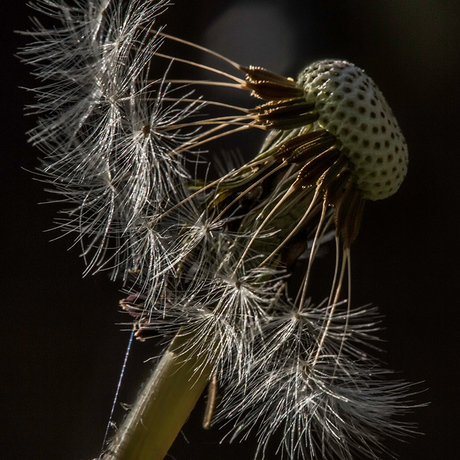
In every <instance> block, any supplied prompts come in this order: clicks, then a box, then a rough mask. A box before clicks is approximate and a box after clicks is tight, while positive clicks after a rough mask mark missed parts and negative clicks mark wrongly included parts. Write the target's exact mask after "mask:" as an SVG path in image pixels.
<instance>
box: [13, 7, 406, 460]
mask: <svg viewBox="0 0 460 460" xmlns="http://www.w3.org/2000/svg"><path fill="white" fill-rule="evenodd" d="M167 4H168V2H167V1H156V2H154V1H141V0H131V1H128V2H122V1H116V0H105V1H98V2H89V1H84V0H78V1H75V2H73V3H72V6H70V5H68V4H67V3H65V2H64V1H63V0H55V1H52V0H41V1H38V2H36V4H35V8H36V9H37V10H38V11H39V12H40V13H42V14H43V13H44V14H46V15H48V16H49V17H50V18H51V19H53V20H54V21H57V22H58V23H60V27H57V28H54V29H52V30H47V29H46V28H45V27H43V26H42V25H41V24H40V23H39V22H38V21H35V28H36V30H35V31H34V32H30V33H29V35H30V36H31V37H33V39H34V42H33V43H32V44H31V45H29V46H28V47H27V48H25V49H24V50H23V52H22V56H23V58H24V59H25V60H26V62H28V63H29V64H32V65H33V66H34V68H35V70H34V73H35V75H36V76H37V77H38V78H39V79H40V80H42V81H43V85H42V87H41V88H39V89H38V90H35V93H36V96H37V102H36V104H35V105H34V106H33V109H34V111H35V112H36V113H38V114H39V121H38V125H37V128H36V129H35V130H34V131H33V132H32V133H31V142H32V143H34V144H35V145H37V146H38V147H40V148H41V149H42V150H43V151H44V152H45V160H44V164H43V167H42V168H41V171H40V174H41V175H42V177H43V178H44V180H45V181H47V182H48V183H51V184H52V186H53V188H54V190H55V192H56V193H58V194H59V196H60V200H61V201H63V202H64V203H66V205H67V206H69V204H70V205H71V206H70V207H68V208H67V209H66V210H65V215H66V218H65V219H64V220H63V221H62V222H60V227H61V228H62V229H63V230H64V231H65V232H76V233H77V237H76V242H78V243H80V244H81V245H82V254H83V256H84V257H85V258H86V259H87V264H88V268H87V272H94V271H98V270H102V269H111V270H112V277H113V278H116V277H122V278H123V280H124V283H125V290H126V292H127V293H128V294H127V298H126V299H124V300H123V301H122V302H121V306H122V307H123V308H124V309H125V310H126V311H127V312H128V313H129V314H130V315H131V317H133V318H134V321H133V322H132V323H131V324H133V327H134V329H135V331H136V332H135V335H136V337H137V338H138V339H140V340H145V339H147V338H149V337H151V336H154V337H163V338H168V337H169V338H172V340H171V342H170V344H169V347H168V349H167V350H166V351H165V353H164V355H163V356H162V358H161V360H160V361H159V362H158V364H157V366H156V368H155V370H154V372H153V374H152V376H151V378H150V379H149V381H148V382H147V384H146V385H145V387H144V389H143V391H142V392H141V394H140V396H139V398H138V400H137V402H136V404H135V405H134V407H133V409H132V411H131V412H130V414H129V415H128V416H127V418H126V420H125V422H124V423H123V425H122V427H121V428H120V429H119V430H118V431H117V432H116V433H115V435H114V436H113V439H112V440H111V442H110V443H109V445H108V446H104V447H105V449H104V452H103V453H102V454H101V458H104V459H119V460H120V459H139V460H141V459H161V458H163V457H164V456H165V455H166V454H167V451H168V449H169V447H170V445H171V444H172V442H173V440H174V438H175V436H176V435H177V433H178V432H179V430H180V429H181V427H182V425H183V423H184V422H185V420H186V419H187V417H188V415H189V413H190V411H191V410H192V409H193V407H194V405H195V403H196V401H197V400H198V398H199V396H200V395H201V393H202V392H203V390H204V389H205V387H206V386H207V385H208V383H210V382H211V386H212V388H213V393H215V391H214V390H215V389H216V387H219V388H220V391H221V392H222V395H223V396H222V402H221V404H220V405H219V406H218V407H217V410H216V411H215V412H216V413H215V414H214V411H213V410H210V411H209V412H208V414H207V418H206V421H205V425H206V426H209V425H210V424H214V423H223V424H224V425H226V426H229V427H231V426H233V428H230V430H231V433H230V435H229V436H230V437H231V439H235V438H238V437H243V438H246V437H248V436H249V435H250V434H252V433H253V432H255V433H256V437H257V439H258V442H259V447H258V450H257V452H256V453H255V455H256V457H259V458H263V457H264V455H265V453H266V449H267V446H268V445H269V443H271V440H272V438H274V437H275V438H276V435H277V434H280V435H281V442H280V443H279V446H280V447H279V452H280V453H281V455H286V456H287V457H288V458H292V459H294V458H302V459H316V458H324V459H326V458H336V457H339V458H344V459H351V458H354V457H355V456H367V457H368V458H378V453H379V452H380V451H381V450H383V451H385V444H384V442H383V440H382V439H383V438H384V437H385V436H400V435H405V434H407V433H409V432H410V426H409V425H406V424H404V422H401V421H400V420H398V417H397V416H399V415H400V414H401V413H403V412H404V411H405V410H406V409H407V408H408V406H409V404H408V403H407V401H406V399H407V394H408V392H410V391H411V390H410V386H409V385H407V384H404V383H403V382H400V381H391V380H390V379H389V376H390V372H389V371H386V370H385V369H383V368H382V367H381V365H380V363H378V362H377V361H376V360H375V359H374V358H373V357H372V356H371V351H372V349H373V348H375V345H374V343H375V337H374V335H375V332H376V330H377V329H378V325H377V320H376V315H375V310H374V309H371V308H359V307H355V306H353V305H352V304H351V301H350V297H351V273H350V272H351V255H350V254H351V253H350V248H351V246H352V243H353V242H354V240H355V239H356V237H357V234H358V232H359V227H360V222H361V219H362V215H363V211H364V206H365V203H366V202H368V201H376V200H380V199H384V198H387V197H389V196H391V195H393V194H394V193H396V191H397V190H398V189H399V187H400V185H401V183H402V181H403V179H404V177H405V175H406V171H407V161H408V157H407V147H406V143H405V140H404V137H403V135H402V133H401V130H400V128H399V126H398V123H397V121H396V119H395V117H394V115H393V113H392V111H391V109H390V108H389V106H388V104H387V102H386V101H385V98H384V96H383V95H382V93H381V92H380V90H379V89H378V88H377V86H376V85H375V83H374V82H373V81H372V80H371V79H370V78H369V77H368V76H367V75H366V74H365V72H364V71H363V70H362V69H360V68H358V67H356V66H355V65H353V64H351V63H349V62H347V61H339V60H327V61H320V62H316V63H314V64H312V65H309V66H308V67H306V68H305V69H304V71H302V72H301V73H300V75H299V77H298V78H297V79H293V78H287V77H284V76H281V75H277V74H275V73H273V72H271V71H269V70H266V69H263V68H260V67H255V66H243V65H240V64H238V63H236V62H233V61H231V60H229V59H227V58H225V57H223V56H220V55H218V54H217V53H215V52H212V51H210V50H207V49H205V48H203V47H200V46H199V45H195V44H192V43H190V42H187V41H185V40H181V39H179V38H176V37H172V36H170V35H168V34H166V33H165V32H164V30H163V29H162V28H154V22H155V21H156V19H157V17H158V15H159V14H160V13H161V11H163V10H164V9H165V8H166V6H167ZM168 43H176V44H181V45H182V46H184V50H185V51H186V50H187V49H190V48H194V49H200V50H201V51H203V52H205V53H210V54H212V55H214V56H215V57H216V58H217V59H219V60H220V62H221V64H222V68H224V66H225V67H226V68H228V70H222V69H221V68H213V67H208V66H205V65H203V64H200V63H197V62H194V61H191V60H189V59H187V58H183V57H177V56H172V55H169V54H167V52H164V47H165V46H167V45H168ZM177 66H189V67H198V68H200V69H202V70H203V71H206V72H208V73H209V75H210V79H209V80H194V79H178V78H175V76H174V72H175V69H176V67H177ZM209 87H211V88H213V87H226V88H230V89H232V90H236V91H243V92H245V93H246V94H247V95H248V106H247V107H242V106H235V105H231V104H229V103H228V102H226V101H224V100H214V99H213V98H212V97H205V96H204V95H201V93H202V92H203V93H206V88H209ZM201 90H203V91H201ZM214 111H216V114H215V115H214V114H213V113H214ZM246 130H258V131H262V132H265V133H266V138H265V141H264V143H263V145H262V147H261V149H260V151H259V152H258V153H257V154H256V155H254V157H253V158H252V159H251V160H250V161H248V162H247V163H244V164H239V165H237V166H235V167H232V168H230V169H229V170H227V171H226V172H224V173H222V174H220V176H219V177H218V178H215V179H211V178H210V177H211V174H206V173H204V174H200V173H199V171H200V168H199V166H200V164H201V163H203V160H202V159H201V156H200V154H201V153H203V151H204V149H206V150H208V151H210V152H211V153H212V156H211V165H213V164H214V163H216V162H217V161H218V159H217V158H216V153H215V141H216V140H218V139H222V138H225V139H226V138H229V139H230V138H231V136H232V135H233V134H234V133H237V132H242V131H246ZM190 166H191V167H190ZM204 169H206V168H204ZM330 240H335V260H333V261H332V263H331V269H330V270H329V272H327V273H323V272H322V273H321V278H322V280H323V281H324V283H323V284H324V285H323V286H322V287H319V286H318V285H317V281H316V279H315V271H316V269H315V268H316V265H315V263H316V261H317V260H318V259H319V258H320V257H322V254H323V253H324V252H327V251H323V248H324V247H326V246H328V242H329V241H330ZM318 298H320V299H321V300H320V301H319V302H316V300H315V299H318ZM323 299H324V300H323ZM315 302H316V303H315ZM214 406H215V404H214V402H213V400H212V398H211V400H210V407H211V409H212V408H214ZM395 416H396V417H395Z"/></svg>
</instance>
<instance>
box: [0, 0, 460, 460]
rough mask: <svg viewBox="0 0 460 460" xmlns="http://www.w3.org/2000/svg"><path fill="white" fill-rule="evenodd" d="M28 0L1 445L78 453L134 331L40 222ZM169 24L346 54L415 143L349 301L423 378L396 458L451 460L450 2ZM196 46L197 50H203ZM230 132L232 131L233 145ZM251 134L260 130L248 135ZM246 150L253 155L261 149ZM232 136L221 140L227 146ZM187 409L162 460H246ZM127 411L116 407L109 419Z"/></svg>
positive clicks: (10, 187) (455, 305)
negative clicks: (372, 318)
mask: <svg viewBox="0 0 460 460" xmlns="http://www.w3.org/2000/svg"><path fill="white" fill-rule="evenodd" d="M25 3H26V2H25V1H22V0H18V1H16V2H2V3H1V5H0V13H1V18H2V21H3V22H2V23H1V27H0V33H1V41H0V43H2V47H1V53H2V69H1V71H0V78H1V84H0V88H1V94H2V96H1V99H0V103H1V104H2V107H1V110H0V117H1V122H0V129H1V139H2V141H3V143H4V144H3V148H2V152H1V154H0V162H1V163H0V186H1V187H2V190H1V193H0V201H1V206H0V211H1V215H2V217H1V224H0V231H1V239H0V241H1V250H0V253H1V266H2V275H1V277H0V282H1V296H2V301H1V308H2V319H1V323H2V324H3V326H2V327H3V333H2V334H1V336H0V340H1V344H0V345H1V348H0V357H1V358H0V359H1V360H2V362H1V367H0V369H1V370H0V398H1V400H0V418H1V420H0V427H1V428H0V452H1V457H2V458H3V459H7V460H9V459H37V460H41V459H43V460H44V459H46V460H55V459H56V460H58V459H59V460H79V459H81V460H89V459H91V458H93V457H97V456H98V455H99V452H100V447H101V443H102V439H103V436H104V431H105V428H106V425H107V421H108V417H109V413H110V409H111V405H112V401H113V397H114V393H115V389H116V386H117V381H118V378H119V374H120V370H121V367H122V363H123V359H124V355H125V351H126V346H127V343H128V339H129V332H127V331H124V330H122V329H123V328H122V327H121V326H120V325H119V324H118V323H120V322H121V321H124V320H125V317H124V316H123V315H122V314H120V313H119V311H118V300H119V299H120V298H121V296H122V295H121V294H120V292H119V290H120V289H121V285H117V284H116V283H115V284H114V283H111V282H110V281H109V280H108V279H107V278H106V277H105V276H104V275H97V276H92V277H87V278H85V279H82V277H81V273H82V271H83V268H84V266H83V261H82V260H81V258H79V257H78V248H73V249H70V250H68V248H69V246H70V245H71V241H70V240H69V239H65V238H63V239H58V240H57V241H53V242H50V240H51V239H53V238H55V237H56V236H58V235H57V234H56V233H54V232H45V230H47V229H50V228H51V227H52V226H53V224H52V222H53V218H54V217H55V215H56V212H57V211H58V209H57V207H55V206H53V205H38V203H39V202H44V201H47V200H48V199H49V197H50V196H49V195H48V194H46V193H45V192H44V191H43V186H42V184H40V183H39V182H37V181H36V180H34V178H33V177H32V175H31V174H30V173H29V172H28V171H27V170H33V169H34V168H35V167H36V166H37V165H38V159H37V158H38V156H39V152H38V151H37V150H35V149H33V148H31V147H30V146H29V145H28V144H27V143H26V135H25V132H26V131H27V130H28V129H30V128H31V127H32V126H33V120H32V118H25V117H24V115H23V106H24V105H25V104H26V103H31V102H32V96H31V94H28V93H27V92H26V91H24V90H22V89H20V87H21V86H26V87H27V86H29V87H30V86H34V82H33V80H32V79H31V78H30V76H29V75H28V69H27V68H26V67H25V66H23V65H22V64H20V63H19V61H18V60H17V59H16V58H15V57H14V56H13V54H14V53H15V52H16V50H17V48H18V46H21V45H23V44H25V43H26V41H27V40H25V39H24V38H23V37H20V36H18V35H16V34H14V33H13V31H14V30H24V29H27V28H28V27H29V25H30V22H29V20H28V15H30V14H31V12H30V11H29V9H28V8H27V7H26V4H25ZM175 3H176V5H174V6H172V7H171V8H170V10H169V11H168V12H167V13H166V14H165V15H164V16H163V17H162V18H161V19H160V22H164V23H167V24H168V28H167V32H168V33H171V34H173V35H177V36H179V37H182V38H185V39H189V40H192V41H195V42H197V43H199V44H201V45H204V46H208V47H210V48H212V49H214V50H216V51H218V52H221V53H223V54H225V55H227V56H228V57H230V58H231V59H234V60H236V61H238V62H240V63H242V64H254V65H261V66H265V67H267V68H269V69H270V70H273V71H275V72H278V73H281V74H284V75H287V76H293V77H295V76H296V75H297V73H298V72H299V71H300V70H301V69H302V68H304V67H305V66H306V65H308V64H309V63H311V62H313V61H315V60H318V59H325V58H338V59H346V60H349V61H351V62H353V63H355V64H357V65H358V66H360V67H362V68H364V69H365V70H366V72H367V73H368V75H370V76H371V77H372V78H373V79H374V80H375V81H376V83H377V84H378V86H379V87H380V89H381V90H382V92H383V93H384V94H385V96H386V98H387V100H388V102H389V104H390V106H391V107H392V109H393V111H394V113H395V115H396V117H397V119H398V121H399V123H400V126H401V128H402V130H403V132H404V134H405V136H406V140H407V143H408V146H409V154H410V165H409V173H408V176H407V178H406V180H405V182H404V184H403V186H402V187H401V190H400V191H399V192H398V193H397V194H396V195H395V196H393V197H391V198H389V199H388V200H385V201H382V202H377V203H372V204H370V205H368V206H367V207H366V211H365V217H364V221H363V225H362V228H361V232H360V235H359V238H358V240H357V241H356V243H355V246H354V248H353V251H352V272H353V302H354V303H355V304H356V305H358V304H368V303H372V304H374V305H377V306H378V307H379V309H380V311H381V313H382V314H383V315H384V317H385V319H384V321H383V327H384V330H383V331H382V333H381V337H382V338H383V339H384V340H385V342H384V343H383V345H382V346H383V348H384V349H385V351H386V353H385V355H384V359H385V361H386V362H387V363H388V366H389V367H390V368H392V369H395V370H397V371H398V375H399V376H400V377H402V378H404V379H406V380H408V381H412V382H423V383H422V384H421V385H420V388H424V389H426V391H425V392H423V393H422V394H420V395H417V396H415V397H414V399H415V401H416V402H419V403H424V402H426V401H430V402H431V404H430V405H429V406H428V407H422V408H420V409H417V410H415V411H414V413H413V414H411V415H410V416H409V417H408V420H411V421H415V422H417V423H418V429H419V431H420V432H422V433H424V434H423V435H417V436H415V437H414V438H413V439H408V440H407V442H405V443H399V442H393V441H391V440H390V441H389V442H388V446H389V447H391V448H393V449H394V450H395V452H396V453H397V454H398V455H399V457H400V458H401V459H404V460H415V459H416V460H433V459H455V458H458V447H457V445H458V433H459V430H460V423H459V419H460V398H459V388H460V367H459V364H460V360H459V352H460V346H459V345H460V334H459V327H460V321H459V320H460V315H459V307H460V305H459V300H458V292H457V290H458V286H459V275H460V270H459V256H460V238H459V231H460V217H459V211H460V209H459V203H460V187H459V186H458V184H459V167H460V149H459V142H458V133H459V125H460V117H459V113H460V110H459V107H460V92H459V76H460V60H459V57H460V4H459V2H458V1H441V0H395V1H391V2H388V1H385V0H354V1H350V0H277V1H274V0H273V1H270V0H263V1H262V0H259V1H252V0H245V1H236V0H225V1H224V0H202V1H199V0H188V1H184V0H182V1H181V0H177V1H176V2H175ZM203 59H205V58H204V57H203ZM228 142H229V144H231V143H232V142H231V141H228ZM254 142H259V140H256V141H254ZM254 145H255V147H253V146H252V144H248V145H245V146H241V150H242V153H243V154H244V153H254V152H253V151H251V149H253V148H255V149H256V148H257V144H254ZM237 147H239V145H229V146H228V148H232V149H235V148H237ZM152 346H153V344H152V343H151V342H147V343H134V344H133V347H132V350H131V354H130V356H129V360H128V363H127V367H126V372H125V379H124V381H123V385H122V390H121V393H120V397H119V404H118V407H120V403H123V402H124V403H129V402H132V401H133V398H134V397H135V395H136V393H137V390H138V388H139V384H140V383H141V382H142V381H143V379H144V377H145V376H146V375H147V374H148V371H149V369H150V367H151V364H150V363H145V360H146V359H147V358H148V357H150V356H152V355H153V354H154V352H155V351H154V349H153V348H152ZM202 410H203V408H202V406H201V405H200V406H199V407H197V409H196V410H195V412H194V413H193V414H192V416H191V418H190V420H189V422H188V423H187V424H186V426H185V427H184V430H183V432H182V433H181V435H180V436H179V438H178V440H177V442H176V444H175V445H174V446H173V449H172V451H171V455H172V456H171V457H170V458H171V459H172V458H174V459H176V460H194V459H208V458H209V459H211V458H212V459H234V458H239V459H241V460H243V459H251V458H252V452H253V446H251V443H242V444H232V445H229V444H228V443H223V444H220V443H219V440H220V439H221V437H222V434H223V431H222V432H219V430H213V431H211V432H205V431H203V430H202V429H201V417H202ZM121 417H122V412H121V411H120V410H118V411H117V414H116V418H115V420H116V421H119V420H120V419H121Z"/></svg>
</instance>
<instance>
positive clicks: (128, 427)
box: [102, 332, 212, 460]
mask: <svg viewBox="0 0 460 460" xmlns="http://www.w3.org/2000/svg"><path fill="white" fill-rule="evenodd" d="M189 340H190V336H184V335H181V333H180V332H179V333H178V334H177V335H176V337H175V338H174V340H173V341H172V342H171V345H170V346H169V348H168V349H167V350H166V352H165V353H164V355H163V357H162V358H161V360H160V362H159V363H158V365H157V366H156V367H155V369H154V370H153V372H152V375H151V376H150V378H149V380H148V381H147V382H146V384H145V387H144V389H143V390H142V392H141V393H140V394H139V396H138V398H137V400H136V402H135V404H134V406H133V408H132V409H131V412H130V413H129V414H128V416H127V417H126V420H125V421H124V422H123V424H122V426H121V428H120V429H119V431H118V432H117V433H116V435H115V436H114V438H113V440H112V442H111V444H110V446H109V448H108V450H107V452H106V453H105V454H104V455H103V457H102V458H103V459H104V460H163V458H164V457H165V456H166V454H167V453H168V450H169V448H170V447H171V445H172V443H173V442H174V439H175V438H176V436H177V435H178V434H179V431H180V430H181V428H182V426H183V425H184V423H185V421H186V420H187V418H188V416H189V415H190V412H191V411H192V409H193V408H194V407H195V404H196V403H197V401H198V399H199V397H200V395H201V394H202V393H203V391H204V389H205V388H206V385H207V383H208V381H209V378H210V374H211V371H212V363H209V362H205V357H199V356H197V354H196V352H195V350H193V349H192V350H190V349H188V350H187V348H186V344H187V342H189Z"/></svg>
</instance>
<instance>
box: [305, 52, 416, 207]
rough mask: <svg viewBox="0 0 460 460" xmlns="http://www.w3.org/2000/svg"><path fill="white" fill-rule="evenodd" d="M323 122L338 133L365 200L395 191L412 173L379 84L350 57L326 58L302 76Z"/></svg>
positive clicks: (404, 145)
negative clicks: (344, 58) (352, 62)
mask: <svg viewBox="0 0 460 460" xmlns="http://www.w3.org/2000/svg"><path fill="white" fill-rule="evenodd" d="M298 84H300V85H301V86H302V87H303V88H304V90H305V93H306V98H307V101H308V102H311V103H314V104H315V108H316V110H317V111H318V112H319V114H320V117H319V120H318V122H317V123H318V125H319V126H320V127H322V128H324V129H326V130H327V131H329V132H330V133H331V134H333V135H334V136H335V137H336V138H337V139H338V140H339V141H340V142H341V144H342V151H343V153H344V154H345V155H347V157H348V158H349V160H350V169H351V171H352V173H353V175H354V177H355V180H356V184H357V186H358V188H359V189H360V190H361V192H362V196H363V198H366V199H369V200H381V199H383V198H387V197H389V196H391V195H393V194H394V193H395V192H396V191H397V190H398V188H399V187H400V185H401V183H402V181H403V179H404V177H405V175H406V172H407V163H408V155H407V146H406V141H405V140H404V136H403V134H402V132H401V130H400V128H399V126H398V123H397V121H396V118H395V117H394V115H393V112H392V111H391V109H390V107H389V106H388V104H387V102H386V100H385V98H384V96H383V94H382V93H381V92H380V90H379V89H378V88H377V86H376V84H375V83H374V82H373V81H372V79H370V78H369V77H368V76H367V75H366V74H365V73H364V71H363V70H362V69H360V68H359V67H356V66H355V65H353V64H351V63H349V62H346V61H320V62H316V63H314V64H312V65H310V66H309V67H307V68H306V69H305V70H304V71H303V72H302V73H301V74H300V76H299V79H298Z"/></svg>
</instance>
